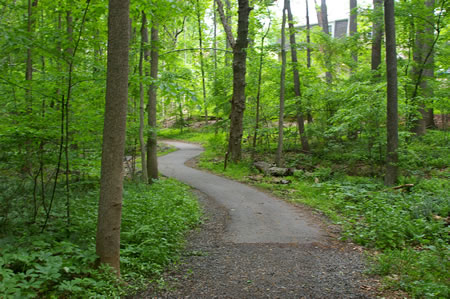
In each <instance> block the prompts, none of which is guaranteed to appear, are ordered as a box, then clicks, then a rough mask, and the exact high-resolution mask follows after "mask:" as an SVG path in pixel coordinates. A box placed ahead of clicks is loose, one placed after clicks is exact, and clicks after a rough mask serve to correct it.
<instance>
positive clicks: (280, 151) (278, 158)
mask: <svg viewBox="0 0 450 299" xmlns="http://www.w3.org/2000/svg"><path fill="white" fill-rule="evenodd" d="M287 2H288V0H284V7H283V19H282V21H281V74H280V114H279V117H278V146H277V154H276V157H275V163H276V164H277V166H278V167H281V166H282V164H283V159H282V155H283V132H284V96H285V79H286V9H287V8H286V6H287Z"/></svg>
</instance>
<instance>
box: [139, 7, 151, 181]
mask: <svg viewBox="0 0 450 299" xmlns="http://www.w3.org/2000/svg"><path fill="white" fill-rule="evenodd" d="M147 46H148V29H147V16H146V15H145V12H144V11H142V27H141V50H140V54H139V144H140V148H141V163H142V178H143V180H144V182H148V175H147V169H146V167H147V158H146V156H145V154H146V152H147V150H146V146H145V138H144V127H145V107H144V94H145V90H144V84H143V82H142V81H143V79H144V71H143V68H144V55H145V56H147V57H148V56H149V55H150V54H149V50H148V49H147ZM144 53H147V54H144ZM146 77H147V74H146Z"/></svg>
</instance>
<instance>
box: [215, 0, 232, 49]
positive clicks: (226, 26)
mask: <svg viewBox="0 0 450 299" xmlns="http://www.w3.org/2000/svg"><path fill="white" fill-rule="evenodd" d="M215 1H216V3H217V11H218V12H219V15H220V20H221V21H222V25H223V29H224V30H225V33H226V35H227V40H228V42H229V43H230V45H231V48H234V45H235V44H236V40H235V39H234V37H233V32H232V31H231V27H230V25H229V24H228V22H227V18H226V16H225V12H224V10H223V3H222V1H220V0H215Z"/></svg>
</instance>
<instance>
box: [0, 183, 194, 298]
mask: <svg viewBox="0 0 450 299" xmlns="http://www.w3.org/2000/svg"><path fill="white" fill-rule="evenodd" d="M19 183H20V182H17V181H14V180H13V179H12V178H8V177H3V176H2V178H1V181H0V184H1V188H0V190H2V196H4V197H8V196H10V198H12V199H13V200H14V201H15V202H14V203H11V202H10V204H9V207H7V206H2V207H1V208H2V209H10V210H9V211H8V213H7V215H8V216H7V218H6V217H3V218H2V219H0V221H1V224H2V225H1V234H0V252H1V254H0V297H2V298H40V297H45V298H92V297H98V296H102V297H107V298H116V297H120V296H121V295H125V294H127V295H130V294H132V293H133V292H134V291H137V290H139V289H142V288H143V287H145V286H146V285H148V284H149V283H150V282H153V283H158V281H159V280H160V279H161V275H160V274H161V273H162V271H163V270H164V269H165V268H166V267H167V266H168V265H169V264H171V263H174V262H175V261H176V260H177V259H178V258H179V256H180V253H181V249H182V247H183V242H184V235H185V233H186V232H187V231H188V230H189V229H191V228H192V227H194V226H195V225H196V224H198V223H199V219H200V208H199V206H198V203H197V201H196V199H195V197H194V196H193V195H192V193H191V192H190V190H189V188H188V187H187V186H186V185H183V184H181V183H179V182H177V181H175V180H172V179H160V180H158V181H155V182H154V183H153V184H152V185H147V184H143V183H138V182H133V181H131V180H128V181H127V182H126V183H125V188H124V200H123V210H122V226H121V252H120V254H121V266H122V267H121V278H120V279H118V278H117V276H116V275H115V274H114V273H112V270H111V269H110V268H106V267H104V266H102V267H100V268H98V267H96V265H95V263H96V260H97V255H96V254H95V234H96V223H97V209H98V198H99V190H98V179H97V180H94V179H91V180H83V181H79V182H77V183H73V184H72V190H73V193H72V194H71V196H72V199H71V200H72V203H71V204H72V206H74V207H76V208H74V209H72V214H71V215H70V224H68V223H67V218H66V207H65V206H64V201H63V200H55V203H54V207H53V209H52V212H51V215H50V220H49V223H48V225H47V228H46V229H45V230H44V231H43V230H42V227H43V219H44V218H43V217H33V212H34V211H33V209H32V208H30V207H31V206H32V204H31V202H30V200H31V199H30V198H29V197H30V196H29V194H32V192H30V190H27V189H29V187H28V186H22V187H21V190H19V189H18V188H17V186H18V184H19ZM19 191H20V192H19ZM27 191H28V192H27ZM61 198H62V197H59V198H58V197H57V199H61ZM7 202H8V201H6V203H7ZM2 215H6V214H5V213H3V214H2Z"/></svg>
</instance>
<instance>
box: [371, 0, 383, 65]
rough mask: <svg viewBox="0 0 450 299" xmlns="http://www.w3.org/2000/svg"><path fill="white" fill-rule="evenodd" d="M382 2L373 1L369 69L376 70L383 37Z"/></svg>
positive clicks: (379, 59) (379, 0) (378, 0)
mask: <svg viewBox="0 0 450 299" xmlns="http://www.w3.org/2000/svg"><path fill="white" fill-rule="evenodd" d="M382 4H383V0H373V11H374V18H373V23H372V60H371V69H372V70H373V71H375V70H377V69H378V67H379V66H380V64H381V42H382V37H383V5H382Z"/></svg>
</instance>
